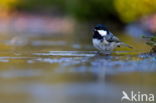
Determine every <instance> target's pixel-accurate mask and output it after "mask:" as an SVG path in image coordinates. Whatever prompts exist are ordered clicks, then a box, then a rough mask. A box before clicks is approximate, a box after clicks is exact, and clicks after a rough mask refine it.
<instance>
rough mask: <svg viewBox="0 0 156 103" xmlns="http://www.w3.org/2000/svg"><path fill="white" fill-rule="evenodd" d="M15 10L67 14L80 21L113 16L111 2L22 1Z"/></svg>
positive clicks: (80, 0)
mask: <svg viewBox="0 0 156 103" xmlns="http://www.w3.org/2000/svg"><path fill="white" fill-rule="evenodd" d="M17 9H18V10H25V11H31V12H32V11H35V12H49V13H54V14H55V13H60V14H67V15H71V16H74V17H76V18H78V19H80V20H93V19H94V20H95V19H99V20H104V19H105V18H110V17H112V15H115V9H114V6H113V0H23V1H22V2H21V3H20V4H18V5H17Z"/></svg>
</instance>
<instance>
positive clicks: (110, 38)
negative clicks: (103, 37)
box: [107, 32, 120, 42]
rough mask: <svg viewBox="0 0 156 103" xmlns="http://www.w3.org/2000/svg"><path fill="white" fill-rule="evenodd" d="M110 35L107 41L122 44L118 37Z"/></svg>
mask: <svg viewBox="0 0 156 103" xmlns="http://www.w3.org/2000/svg"><path fill="white" fill-rule="evenodd" d="M109 35H110V36H109V38H108V39H107V41H109V42H120V40H119V38H118V37H116V36H114V35H113V34H112V33H111V32H110V34H109Z"/></svg>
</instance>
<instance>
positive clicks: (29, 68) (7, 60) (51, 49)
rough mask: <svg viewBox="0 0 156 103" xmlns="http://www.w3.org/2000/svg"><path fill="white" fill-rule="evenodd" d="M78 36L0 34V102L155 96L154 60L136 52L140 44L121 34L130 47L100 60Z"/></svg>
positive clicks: (104, 101) (98, 102)
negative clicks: (133, 92) (143, 94)
mask: <svg viewBox="0 0 156 103" xmlns="http://www.w3.org/2000/svg"><path fill="white" fill-rule="evenodd" d="M43 35H44V34H43ZM83 35H84V34H81V35H72V34H64V35H59V36H54V35H51V36H49V35H48V36H47V37H46V36H41V35H40V36H34V37H27V36H18V35H17V36H8V35H2V36H1V39H0V40H1V43H0V45H1V48H0V103H120V102H121V97H122V91H123V90H124V91H126V92H127V93H130V91H131V90H133V91H135V92H138V91H140V92H141V93H153V94H154V93H155V91H156V88H155V86H156V63H155V62H156V57H154V56H149V55H145V54H142V53H145V52H148V51H149V47H148V46H147V45H146V44H145V42H144V41H143V40H140V39H134V38H132V37H129V36H126V35H125V36H122V35H121V36H120V38H121V39H122V40H123V41H124V40H125V41H126V42H127V43H129V44H131V45H132V46H133V47H134V49H132V50H131V49H128V48H122V49H117V50H115V52H114V53H113V54H112V55H110V56H103V55H99V54H97V51H96V49H94V48H93V47H92V44H91V40H90V38H88V35H86V36H83ZM125 102H126V101H125Z"/></svg>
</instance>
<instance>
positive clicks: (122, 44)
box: [120, 42, 133, 49]
mask: <svg viewBox="0 0 156 103" xmlns="http://www.w3.org/2000/svg"><path fill="white" fill-rule="evenodd" d="M120 45H121V46H125V47H128V48H131V49H132V48H133V47H132V46H130V45H128V44H126V43H123V42H120Z"/></svg>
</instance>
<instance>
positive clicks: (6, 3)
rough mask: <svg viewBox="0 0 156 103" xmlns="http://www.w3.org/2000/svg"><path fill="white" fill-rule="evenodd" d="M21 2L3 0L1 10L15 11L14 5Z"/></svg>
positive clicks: (0, 4)
mask: <svg viewBox="0 0 156 103" xmlns="http://www.w3.org/2000/svg"><path fill="white" fill-rule="evenodd" d="M18 2H19V0H1V1H0V10H10V9H13V7H14V4H16V3H18Z"/></svg>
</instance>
